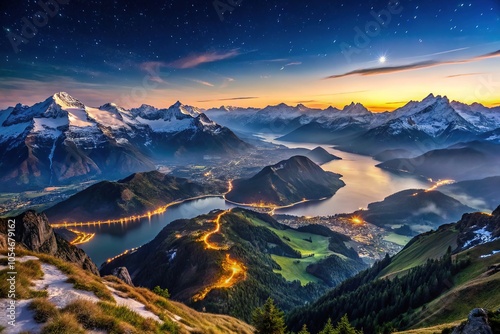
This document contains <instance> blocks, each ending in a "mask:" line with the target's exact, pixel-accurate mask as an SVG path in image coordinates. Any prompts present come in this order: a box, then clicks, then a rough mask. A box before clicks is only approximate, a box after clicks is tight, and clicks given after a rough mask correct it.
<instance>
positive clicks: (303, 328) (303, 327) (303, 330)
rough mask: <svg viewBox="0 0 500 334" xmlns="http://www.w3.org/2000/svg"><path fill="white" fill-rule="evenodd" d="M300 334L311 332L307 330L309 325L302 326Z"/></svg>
mask: <svg viewBox="0 0 500 334" xmlns="http://www.w3.org/2000/svg"><path fill="white" fill-rule="evenodd" d="M298 334H310V333H309V331H308V330H307V326H306V325H305V324H304V326H302V329H301V330H300V332H299V333H298Z"/></svg>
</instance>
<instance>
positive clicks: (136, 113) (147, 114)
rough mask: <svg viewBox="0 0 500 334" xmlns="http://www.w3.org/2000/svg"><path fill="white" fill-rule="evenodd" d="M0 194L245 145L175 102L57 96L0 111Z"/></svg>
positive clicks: (139, 168)
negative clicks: (127, 104)
mask: <svg viewBox="0 0 500 334" xmlns="http://www.w3.org/2000/svg"><path fill="white" fill-rule="evenodd" d="M0 121H1V124H0V159H1V162H0V167H1V173H0V181H1V184H0V190H2V189H4V190H5V189H9V188H12V187H16V188H17V189H20V190H23V189H36V188H39V187H44V186H48V185H58V184H68V183H72V182H78V181H81V180H87V179H89V178H107V179H116V178H119V177H124V176H126V175H129V174H131V173H134V172H142V171H149V170H154V169H155V161H156V159H166V158H173V157H176V158H182V157H189V156H193V155H194V156H198V157H199V156H200V155H204V154H216V155H225V154H235V153H238V152H241V151H243V150H245V149H248V148H249V147H250V146H249V145H248V144H246V143H244V142H243V141H241V140H240V139H239V138H238V137H236V135H234V133H232V132H231V131H230V130H229V129H227V128H225V127H222V126H220V125H218V124H216V123H214V122H212V121H211V120H210V119H208V117H206V116H205V115H204V114H203V113H198V112H197V110H196V109H195V108H193V107H189V106H184V105H182V104H180V103H177V104H175V105H173V106H172V107H170V108H168V109H156V108H154V107H150V106H142V107H140V108H137V109H132V110H125V109H123V108H121V107H119V106H116V105H115V104H105V105H103V106H101V107H100V108H92V107H88V106H85V105H84V104H83V103H82V102H80V101H78V100H77V99H75V98H73V97H71V96H70V95H68V94H67V93H63V92H61V93H57V94H54V95H53V96H51V97H49V98H48V99H46V100H45V101H44V102H40V103H37V104H35V105H33V106H31V107H29V106H25V105H21V104H18V105H16V106H15V107H11V108H8V109H7V110H4V111H1V112H0Z"/></svg>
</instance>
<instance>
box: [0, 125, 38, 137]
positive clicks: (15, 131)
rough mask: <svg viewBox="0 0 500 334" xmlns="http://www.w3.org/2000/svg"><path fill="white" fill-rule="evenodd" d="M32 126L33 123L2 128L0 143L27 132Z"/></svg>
mask: <svg viewBox="0 0 500 334" xmlns="http://www.w3.org/2000/svg"><path fill="white" fill-rule="evenodd" d="M30 125H31V123H30V122H28V123H19V124H13V125H10V126H2V127H1V131H0V142H3V141H6V140H7V139H10V138H15V137H17V136H19V135H20V134H21V133H23V132H24V131H26V129H27V128H28V127H29V126H30Z"/></svg>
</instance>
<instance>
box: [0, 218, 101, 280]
mask: <svg viewBox="0 0 500 334" xmlns="http://www.w3.org/2000/svg"><path fill="white" fill-rule="evenodd" d="M8 220H13V221H14V222H15V223H14V226H15V229H14V230H15V236H14V239H15V240H16V246H17V247H19V246H22V247H24V248H26V249H28V250H30V251H33V252H37V253H45V254H50V255H53V256H55V257H57V258H60V259H62V260H64V261H68V262H72V263H75V264H76V265H78V266H79V267H81V268H83V269H85V270H88V271H90V272H92V273H93V274H96V275H99V270H98V269H97V266H96V265H95V264H94V263H93V262H92V260H91V259H90V258H89V257H88V255H87V254H85V252H84V251H83V250H81V249H80V248H77V247H75V246H73V245H71V244H70V243H69V242H67V241H66V240H64V239H63V238H62V237H60V236H59V235H57V234H55V233H54V230H53V229H52V227H51V226H50V224H49V221H48V219H47V216H45V214H38V213H36V212H35V211H31V210H30V211H26V212H24V213H22V214H20V215H19V216H17V217H13V218H2V219H0V221H1V223H0V235H3V236H5V235H6V234H7V233H8V224H7V223H8Z"/></svg>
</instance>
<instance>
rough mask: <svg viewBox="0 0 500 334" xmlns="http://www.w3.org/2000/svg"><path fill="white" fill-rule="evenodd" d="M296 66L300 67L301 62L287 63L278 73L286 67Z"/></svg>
mask: <svg viewBox="0 0 500 334" xmlns="http://www.w3.org/2000/svg"><path fill="white" fill-rule="evenodd" d="M298 65H302V62H301V61H294V62H291V63H288V64H286V65H284V66H283V67H281V69H280V71H283V70H284V69H285V68H287V67H288V66H298Z"/></svg>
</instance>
